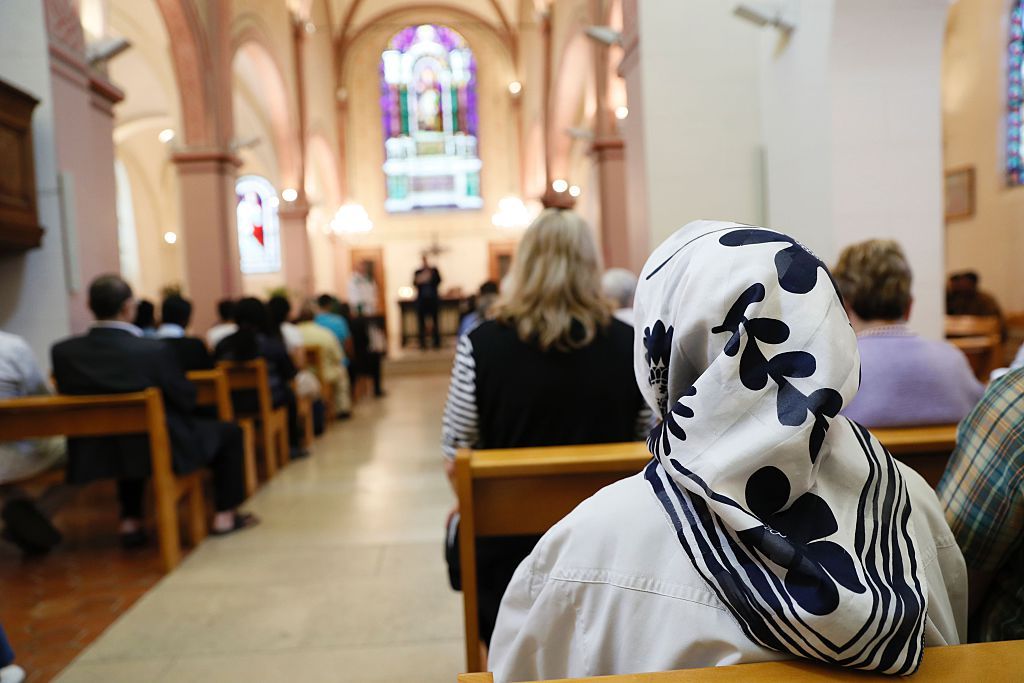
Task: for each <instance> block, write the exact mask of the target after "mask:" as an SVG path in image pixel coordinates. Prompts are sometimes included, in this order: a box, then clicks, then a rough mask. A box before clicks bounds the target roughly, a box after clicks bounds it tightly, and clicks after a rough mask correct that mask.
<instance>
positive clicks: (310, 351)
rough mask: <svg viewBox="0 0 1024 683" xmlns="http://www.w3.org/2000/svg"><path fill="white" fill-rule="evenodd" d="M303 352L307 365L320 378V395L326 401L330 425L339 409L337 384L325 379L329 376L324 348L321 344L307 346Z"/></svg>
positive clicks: (327, 422)
mask: <svg viewBox="0 0 1024 683" xmlns="http://www.w3.org/2000/svg"><path fill="white" fill-rule="evenodd" d="M303 353H305V356H306V366H307V367H309V368H311V369H312V370H313V372H314V373H315V374H316V377H317V379H319V380H320V396H321V398H322V399H323V402H324V422H325V423H326V424H328V425H330V424H331V423H332V422H334V420H335V418H336V416H337V413H338V409H337V399H336V398H335V396H334V388H335V385H334V383H333V382H327V381H325V380H324V377H326V376H327V374H326V373H327V367H326V362H327V361H326V360H325V359H324V354H323V349H321V348H320V347H319V346H305V347H303Z"/></svg>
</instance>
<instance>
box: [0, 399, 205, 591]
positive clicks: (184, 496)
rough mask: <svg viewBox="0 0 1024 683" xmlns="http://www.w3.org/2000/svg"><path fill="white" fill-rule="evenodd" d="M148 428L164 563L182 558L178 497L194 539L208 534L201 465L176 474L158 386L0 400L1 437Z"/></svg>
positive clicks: (169, 564)
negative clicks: (135, 390)
mask: <svg viewBox="0 0 1024 683" xmlns="http://www.w3.org/2000/svg"><path fill="white" fill-rule="evenodd" d="M126 434H147V435H148V436H149V450H150V460H151V467H152V482H153V498H154V504H155V508H156V527H157V536H158V539H159V545H160V555H161V558H162V559H163V565H164V569H165V570H166V571H168V572H169V571H171V570H172V569H174V567H176V566H177V565H178V563H179V562H180V561H181V537H180V529H179V520H178V503H179V502H180V501H182V500H186V501H187V503H188V525H189V535H190V537H191V541H192V544H193V545H198V544H199V542H200V541H202V540H203V538H205V537H206V532H207V527H206V503H205V500H204V498H203V485H202V483H203V482H202V474H203V473H202V471H199V472H193V473H190V474H187V475H183V476H178V475H175V473H174V469H173V464H172V458H171V443H170V438H169V437H168V434H167V421H166V418H165V416H164V402H163V397H162V396H161V394H160V390H159V389H156V388H152V387H151V388H149V389H146V390H145V391H141V392H138V393H132V394H111V395H101V396H32V397H28V398H17V399H8V400H4V401H0V441H16V440H20V439H33V438H41V437H47V436H68V437H76V436H116V435H126Z"/></svg>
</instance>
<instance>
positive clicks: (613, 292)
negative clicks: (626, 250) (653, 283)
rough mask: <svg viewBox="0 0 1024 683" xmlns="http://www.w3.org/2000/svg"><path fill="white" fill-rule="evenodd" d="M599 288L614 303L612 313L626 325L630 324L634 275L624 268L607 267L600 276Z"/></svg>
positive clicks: (631, 320) (634, 288) (634, 284)
mask: <svg viewBox="0 0 1024 683" xmlns="http://www.w3.org/2000/svg"><path fill="white" fill-rule="evenodd" d="M601 289H602V290H604V295H605V296H606V297H608V298H609V299H611V300H612V302H613V303H614V304H615V313H613V315H614V316H615V317H616V318H618V319H619V320H621V321H622V322H624V323H626V324H627V325H632V324H633V294H634V293H636V275H634V274H633V273H632V272H631V271H628V270H626V269H625V268H609V269H608V270H606V271H605V273H604V276H603V277H602V278H601Z"/></svg>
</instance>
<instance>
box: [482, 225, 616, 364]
mask: <svg viewBox="0 0 1024 683" xmlns="http://www.w3.org/2000/svg"><path fill="white" fill-rule="evenodd" d="M509 275H510V277H509V282H508V285H507V286H503V287H502V294H501V297H500V298H499V300H498V301H497V303H496V304H495V305H494V308H493V309H492V313H491V316H492V317H493V318H494V319H496V320H498V321H500V322H502V323H504V324H506V325H509V326H511V327H514V328H515V330H516V332H517V334H518V335H519V338H520V339H521V340H523V341H524V342H527V343H531V344H536V345H537V346H539V347H540V348H541V349H542V350H544V351H546V350H548V349H551V348H554V349H558V350H561V351H568V350H571V349H579V348H583V347H584V346H586V345H588V344H589V343H590V342H592V341H593V340H594V337H595V336H596V335H597V332H598V329H600V328H603V327H606V326H607V325H608V324H609V322H610V321H611V306H610V304H609V302H608V301H606V300H605V298H604V297H603V296H602V293H601V257H600V255H599V254H598V252H597V246H596V245H595V244H594V238H593V237H592V236H591V233H590V227H589V226H588V225H587V223H586V221H584V220H583V219H582V218H581V217H580V216H579V215H578V214H576V213H573V212H572V211H564V210H559V209H547V210H545V211H543V212H542V213H541V214H540V215H539V216H537V219H536V220H535V221H533V224H532V225H530V227H529V229H527V231H526V234H524V235H523V239H522V241H521V242H520V243H519V248H518V249H517V251H516V258H515V261H514V262H513V264H512V270H511V272H510V274H509Z"/></svg>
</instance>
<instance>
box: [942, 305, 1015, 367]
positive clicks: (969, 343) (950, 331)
mask: <svg viewBox="0 0 1024 683" xmlns="http://www.w3.org/2000/svg"><path fill="white" fill-rule="evenodd" d="M946 339H947V340H948V341H949V342H950V343H951V344H953V345H954V346H956V347H957V348H959V349H960V350H961V351H963V352H964V355H966V356H967V360H968V361H969V362H970V363H971V368H972V369H973V370H974V374H975V375H976V376H977V377H978V379H979V380H981V381H982V382H987V381H988V377H989V374H991V372H992V371H993V370H994V369H996V368H997V367H999V365H1000V364H1001V363H1002V360H1003V358H1002V356H1003V354H1002V327H1001V325H1000V322H999V318H997V317H995V316H977V315H947V316H946Z"/></svg>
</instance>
